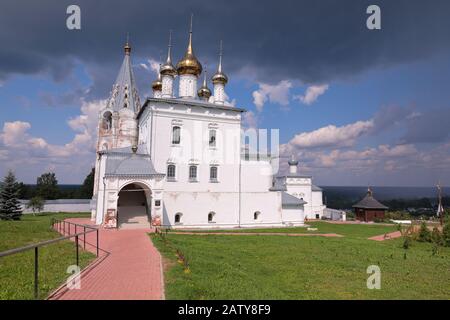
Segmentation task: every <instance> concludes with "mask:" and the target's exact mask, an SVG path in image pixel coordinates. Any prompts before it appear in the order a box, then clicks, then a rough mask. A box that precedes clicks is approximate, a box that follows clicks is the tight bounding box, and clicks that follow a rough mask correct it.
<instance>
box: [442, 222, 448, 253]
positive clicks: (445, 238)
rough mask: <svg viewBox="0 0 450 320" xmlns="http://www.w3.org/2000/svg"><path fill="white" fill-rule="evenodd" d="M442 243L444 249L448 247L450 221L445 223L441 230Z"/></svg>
mask: <svg viewBox="0 0 450 320" xmlns="http://www.w3.org/2000/svg"><path fill="white" fill-rule="evenodd" d="M442 243H443V245H444V246H446V247H450V221H447V222H446V223H445V225H444V228H443V229H442Z"/></svg>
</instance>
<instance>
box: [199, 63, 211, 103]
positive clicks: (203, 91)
mask: <svg viewBox="0 0 450 320" xmlns="http://www.w3.org/2000/svg"><path fill="white" fill-rule="evenodd" d="M203 73H204V75H205V77H204V78H203V85H202V86H201V87H200V89H198V91H197V94H198V97H199V98H200V99H203V100H206V101H208V100H209V97H211V90H210V89H209V88H208V85H207V84H206V70H205V71H204V72H203Z"/></svg>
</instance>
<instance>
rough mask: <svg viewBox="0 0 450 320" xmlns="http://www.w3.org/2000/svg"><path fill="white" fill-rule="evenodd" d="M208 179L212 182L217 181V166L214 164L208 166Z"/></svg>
mask: <svg viewBox="0 0 450 320" xmlns="http://www.w3.org/2000/svg"><path fill="white" fill-rule="evenodd" d="M209 180H211V181H212V182H216V181H217V167H216V166H212V167H210V168H209Z"/></svg>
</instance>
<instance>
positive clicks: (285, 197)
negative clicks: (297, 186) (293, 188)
mask: <svg viewBox="0 0 450 320" xmlns="http://www.w3.org/2000/svg"><path fill="white" fill-rule="evenodd" d="M304 204H306V201H304V200H302V199H299V198H297V197H294V196H292V195H290V194H289V193H287V192H282V193H281V205H282V207H297V206H298V207H300V206H302V205H304Z"/></svg>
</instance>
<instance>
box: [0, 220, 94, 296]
mask: <svg viewBox="0 0 450 320" xmlns="http://www.w3.org/2000/svg"><path fill="white" fill-rule="evenodd" d="M87 216H89V214H77V213H74V214H69V213H64V214H62V213H57V214H40V215H37V216H32V215H28V214H27V215H23V216H22V220H20V221H0V252H2V251H5V250H9V249H13V248H17V247H22V246H25V245H28V244H32V243H36V242H42V241H45V240H50V239H54V238H57V237H59V236H60V234H59V233H57V232H55V231H53V230H51V228H50V223H51V219H52V218H60V219H65V218H71V217H87ZM94 258H95V256H94V255H93V254H91V253H89V252H84V251H83V250H80V265H81V267H84V266H86V265H87V264H88V263H89V262H90V261H92V260H93V259H94ZM73 264H76V258H75V244H74V243H73V242H71V241H69V240H66V241H61V242H58V243H55V244H51V245H48V246H45V247H42V248H39V281H40V286H39V295H40V298H46V297H47V295H48V294H49V293H50V292H51V291H52V290H54V289H56V288H57V287H58V286H59V285H61V284H62V283H63V282H64V281H65V279H66V278H67V277H68V276H69V274H67V273H66V270H67V267H68V266H69V265H73ZM33 279H34V250H30V251H27V252H23V253H19V254H15V255H12V256H7V257H3V258H0V299H2V300H5V299H33V298H34V282H33Z"/></svg>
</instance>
